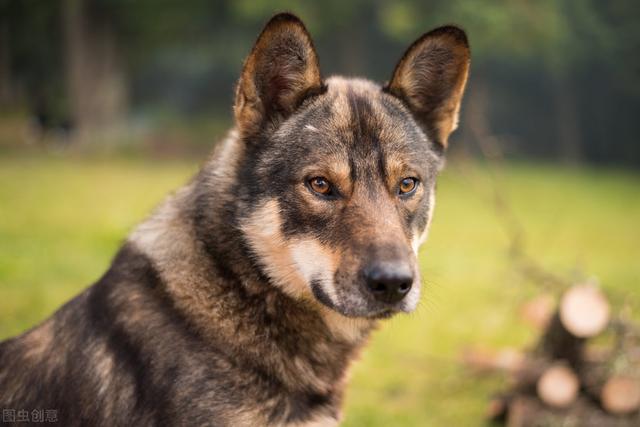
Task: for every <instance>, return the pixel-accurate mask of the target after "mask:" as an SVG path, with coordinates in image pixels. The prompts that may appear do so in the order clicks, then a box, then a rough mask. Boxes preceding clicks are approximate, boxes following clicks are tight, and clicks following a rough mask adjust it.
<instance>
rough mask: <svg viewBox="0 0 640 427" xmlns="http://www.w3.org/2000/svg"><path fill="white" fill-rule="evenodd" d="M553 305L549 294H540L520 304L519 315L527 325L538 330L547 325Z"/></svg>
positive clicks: (551, 315)
mask: <svg viewBox="0 0 640 427" xmlns="http://www.w3.org/2000/svg"><path fill="white" fill-rule="evenodd" d="M554 307H555V302H554V300H553V297H552V296H551V295H549V294H542V295H539V296H537V297H535V298H533V299H531V300H529V301H527V302H526V303H524V304H523V305H522V307H521V308H520V317H521V318H522V320H524V321H525V322H526V323H527V324H528V325H530V326H532V327H533V328H535V329H536V330H539V331H540V330H543V329H545V328H546V327H547V326H549V322H551V318H552V317H553V311H554Z"/></svg>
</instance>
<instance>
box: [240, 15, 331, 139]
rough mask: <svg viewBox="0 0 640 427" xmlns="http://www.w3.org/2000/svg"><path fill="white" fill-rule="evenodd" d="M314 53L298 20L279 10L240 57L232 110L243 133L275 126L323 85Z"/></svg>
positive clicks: (248, 133) (309, 38) (316, 92)
mask: <svg viewBox="0 0 640 427" xmlns="http://www.w3.org/2000/svg"><path fill="white" fill-rule="evenodd" d="M323 87H324V86H323V84H322V79H321V78H320V67H319V65H318V56H317V54H316V51H315V48H314V47H313V42H312V41H311V36H309V33H308V32H307V30H306V28H305V27H304V24H303V23H302V21H301V20H300V19H299V18H297V17H296V16H294V15H291V14H289V13H281V14H278V15H276V16H274V17H273V18H271V20H270V21H269V22H268V23H267V25H266V26H265V28H264V30H262V33H261V34H260V36H259V37H258V40H257V41H256V44H255V45H254V46H253V49H252V50H251V53H250V54H249V56H248V57H247V59H246V60H245V62H244V66H243V69H242V74H241V76H240V81H239V82H238V87H237V89H236V99H235V106H234V113H235V119H236V124H237V126H238V129H239V131H240V133H241V134H242V135H243V136H250V135H255V134H256V133H258V132H260V131H261V130H263V129H265V128H266V127H268V126H274V125H277V124H278V123H279V122H280V121H282V120H283V119H285V118H286V117H287V116H289V115H290V114H291V113H292V112H293V111H294V110H295V109H296V108H297V107H298V106H299V105H300V104H301V103H302V101H304V100H305V99H306V98H307V97H309V96H312V95H315V94H318V93H320V92H322V90H323Z"/></svg>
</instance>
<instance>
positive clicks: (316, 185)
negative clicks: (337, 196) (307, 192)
mask: <svg viewBox="0 0 640 427" xmlns="http://www.w3.org/2000/svg"><path fill="white" fill-rule="evenodd" d="M307 183H308V184H309V187H310V188H311V189H312V190H313V191H314V192H315V193H318V194H321V195H323V196H329V195H331V184H330V183H329V181H327V180H326V179H325V178H324V177H321V176H316V177H315V178H311V179H310V180H309V181H307Z"/></svg>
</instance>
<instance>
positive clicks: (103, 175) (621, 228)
mask: <svg viewBox="0 0 640 427" xmlns="http://www.w3.org/2000/svg"><path fill="white" fill-rule="evenodd" d="M196 169H197V165H196V164H195V163H190V162H187V161H155V162H152V161H143V160H134V159H128V160H123V159H119V160H118V159H108V160H103V159H86V158H67V157H61V156H49V155H38V156H35V157H33V156H32V157H25V156H20V155H4V154H2V155H0V339H3V338H6V337H8V336H11V335H14V334H18V333H20V332H21V331H23V330H25V329H26V328H28V327H30V326H32V325H35V324H36V323H38V322H39V321H41V320H43V319H44V318H45V317H47V316H49V315H50V314H51V313H52V312H53V311H54V310H55V309H56V308H57V307H58V306H59V305H61V304H62V303H63V302H64V301H66V300H68V299H69V298H71V297H72V296H74V295H75V294H76V293H78V292H79V291H80V290H81V289H83V288H84V287H86V286H88V285H89V284H90V283H92V282H93V281H95V280H96V279H97V278H98V277H99V276H100V275H101V274H102V273H103V272H104V271H105V270H106V268H107V266H108V264H109V262H110V259H111V257H112V256H113V254H114V253H115V251H116V249H117V247H118V245H119V244H120V242H121V241H122V240H123V239H124V238H125V236H126V234H127V232H128V231H129V230H130V229H131V228H132V227H133V226H134V225H135V224H136V223H137V222H139V221H141V220H142V219H143V218H144V217H145V215H147V214H148V213H149V211H150V210H151V209H152V208H153V206H154V205H156V204H157V203H158V202H159V201H160V200H162V198H163V196H164V194H165V193H167V192H168V191H170V190H172V189H176V188H177V187H179V186H180V185H181V184H182V183H184V182H185V181H186V180H187V179H188V178H189V177H190V175H191V174H192V173H194V172H195V170H196ZM496 182H497V185H498V186H499V188H500V189H501V191H502V192H503V194H504V196H505V197H506V198H507V200H509V201H510V204H511V206H512V207H513V210H514V213H515V215H516V217H517V218H518V219H519V220H520V221H521V222H522V224H523V226H524V228H525V230H526V250H527V252H528V254H529V255H531V256H533V257H534V258H535V259H536V260H537V261H538V262H540V263H541V264H542V265H543V266H544V267H545V268H547V269H549V270H550V271H552V272H554V273H557V274H559V275H562V276H564V277H572V276H576V277H577V276H579V275H580V274H583V275H595V276H597V277H598V278H599V279H600V281H601V283H602V285H603V287H604V288H605V290H606V291H607V292H608V293H609V295H610V298H611V300H612V301H613V304H614V305H616V304H622V303H623V302H625V301H626V302H628V303H630V304H631V305H632V307H633V309H634V310H635V315H636V316H637V314H638V309H639V308H640V262H639V261H638V258H639V256H640V197H639V195H640V193H639V190H640V175H639V174H637V173H633V172H620V171H616V170H611V169H588V168H560V167H558V166H550V165H537V164H508V165H507V166H506V167H505V169H504V171H503V173H501V174H500V175H498V178H497V180H496ZM490 185H491V181H490V179H489V175H488V172H487V170H486V168H484V167H482V166H479V165H478V164H476V163H468V162H452V163H451V164H450V165H449V167H448V169H447V170H446V171H445V172H444V174H443V176H442V177H441V179H440V182H439V184H438V193H439V194H438V199H437V208H436V213H435V219H434V221H433V225H432V231H431V235H430V238H429V240H428V242H427V243H426V244H425V246H423V248H422V251H421V253H420V257H421V261H422V270H423V276H424V279H425V285H424V292H423V300H422V304H421V306H420V308H419V309H418V311H417V312H416V313H414V314H412V315H410V316H401V317H397V318H396V319H393V320H391V321H389V322H386V323H385V324H383V325H382V327H381V328H380V330H379V331H377V332H376V333H375V334H374V335H373V337H372V339H371V343H370V345H369V346H368V347H367V348H366V349H365V350H364V352H363V354H362V360H361V361H360V362H358V363H357V365H356V367H355V370H354V372H353V380H352V382H351V385H350V388H349V390H348V393H347V404H346V408H345V414H346V419H345V423H344V425H345V426H349V427H354V426H430V425H434V426H444V425H451V426H467V425H480V424H482V422H483V421H482V420H483V414H484V410H485V407H486V402H487V398H488V396H490V394H491V393H492V392H494V391H497V390H498V389H499V386H500V380H499V379H495V378H476V377H473V376H470V375H469V374H468V372H466V371H465V370H464V368H463V367H461V366H460V365H459V363H458V355H459V353H460V351H461V349H462V348H463V347H464V346H465V345H470V344H482V345H485V346H496V347H498V346H522V345H525V344H527V343H530V342H531V341H532V340H533V339H534V337H535V334H534V332H532V331H530V330H529V329H527V327H526V326H525V325H523V324H522V323H520V321H519V320H518V316H517V309H518V306H519V304H520V303H521V302H522V301H523V300H524V299H525V298H526V297H527V296H530V295H533V294H535V292H536V287H535V284H534V283H532V282H531V281H530V280H529V279H527V278H525V277H522V276H521V275H520V274H518V273H517V272H516V271H515V269H514V268H513V266H512V265H511V263H510V261H509V258H508V256H507V246H508V239H507V235H506V234H505V232H504V228H503V227H502V225H501V223H500V221H499V219H498V217H497V216H496V215H495V212H494V211H493V208H492V204H491V199H490V196H491V186H490Z"/></svg>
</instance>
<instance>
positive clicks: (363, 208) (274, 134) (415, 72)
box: [234, 14, 470, 318]
mask: <svg viewBox="0 0 640 427" xmlns="http://www.w3.org/2000/svg"><path fill="white" fill-rule="evenodd" d="M469 57H470V55H469V47H468V44H467V39H466V36H465V34H464V32H463V31H462V30H460V29H458V28H455V27H451V26H448V27H442V28H438V29H436V30H433V31H431V32H429V33H427V34H425V35H423V36H422V37H421V38H419V39H418V40H417V41H416V42H415V43H413V44H412V45H411V46H410V47H409V49H408V50H407V51H406V53H405V54H404V56H403V57H402V59H401V60H400V62H399V63H398V64H397V66H396V68H395V70H394V72H393V74H392V77H391V80H390V81H389V83H387V84H386V85H385V86H379V85H376V84H374V83H372V82H369V81H366V80H359V79H344V78H336V77H333V78H329V79H327V80H326V81H325V80H323V79H322V78H321V75H320V69H319V64H318V57H317V55H316V52H315V49H314V46H313V43H312V41H311V38H310V36H309V34H308V33H307V31H306V29H305V27H304V25H303V24H302V22H301V21H300V20H299V19H298V18H296V17H294V16H292V15H289V14H280V15H277V16H275V17H274V18H273V19H272V20H271V21H270V22H269V23H268V24H267V25H266V27H265V29H264V30H263V32H262V33H261V34H260V36H259V38H258V40H257V42H256V44H255V46H254V47H253V50H252V51H251V53H250V55H249V56H248V58H247V60H246V61H245V64H244V68H243V71H242V75H241V78H240V81H239V83H238V87H237V92H236V102H235V107H234V112H235V119H236V127H237V130H238V132H239V134H240V141H241V143H242V144H244V146H243V150H244V161H243V164H242V167H241V170H240V172H239V177H238V180H239V181H241V182H242V183H241V185H240V188H241V189H242V190H241V192H242V194H241V195H240V197H241V198H242V200H244V203H245V206H246V209H244V211H245V214H244V217H243V219H242V221H241V228H242V232H243V234H244V238H245V240H246V242H247V245H248V247H249V248H250V249H251V252H252V253H253V255H254V256H255V259H256V260H257V262H258V264H259V265H260V267H261V269H262V270H263V271H264V273H265V274H266V275H267V276H268V277H269V278H270V279H271V281H272V282H273V283H274V285H276V286H279V287H280V288H281V289H282V290H284V291H285V292H286V293H287V294H289V295H290V296H292V297H294V298H298V299H303V298H305V299H308V300H311V301H313V302H314V303H317V304H320V305H322V306H326V307H328V308H329V309H331V310H334V311H336V312H338V313H340V314H341V315H344V316H347V317H355V318H362V317H364V318H381V317H387V316H389V315H391V314H393V313H396V312H401V311H402V312H410V311H412V310H413V309H414V308H415V307H416V305H417V303H418V299H419V294H420V277H419V271H418V266H417V259H416V255H417V252H418V247H419V246H420V244H421V243H422V242H423V241H424V239H425V238H426V234H427V229H428V227H429V222H430V220H431V217H432V214H433V208H434V200H435V199H434V197H435V194H434V192H435V179H436V175H437V172H438V170H439V169H440V167H441V164H442V161H443V159H442V157H443V153H444V151H445V148H446V146H447V138H448V136H449V134H450V133H451V132H452V131H453V130H454V129H455V127H456V122H457V116H458V110H459V107H460V101H461V97H462V93H463V90H464V86H465V82H466V78H467V73H468V69H469Z"/></svg>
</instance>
